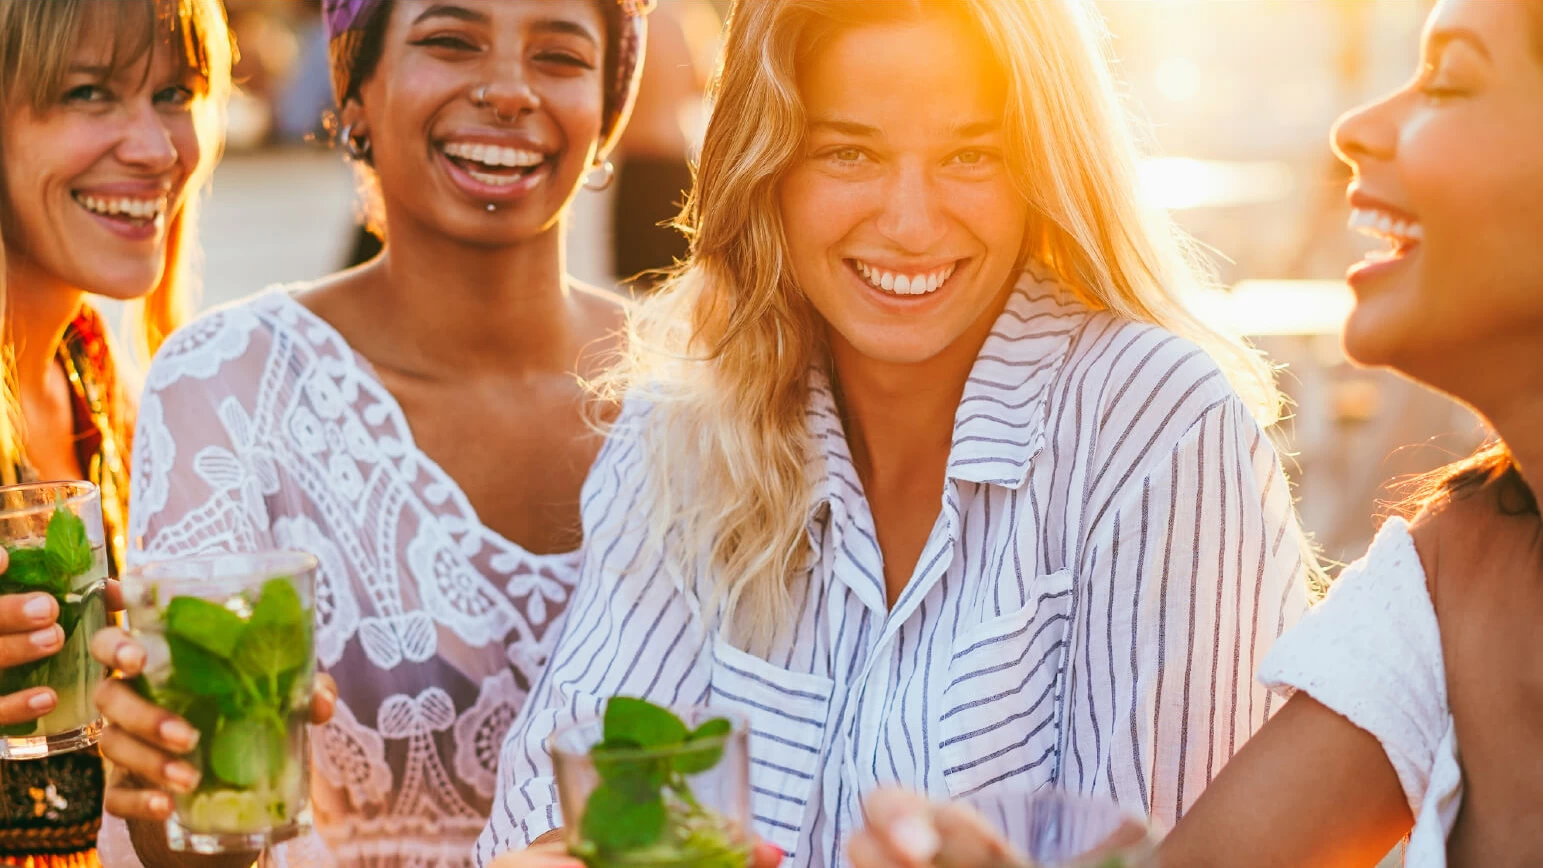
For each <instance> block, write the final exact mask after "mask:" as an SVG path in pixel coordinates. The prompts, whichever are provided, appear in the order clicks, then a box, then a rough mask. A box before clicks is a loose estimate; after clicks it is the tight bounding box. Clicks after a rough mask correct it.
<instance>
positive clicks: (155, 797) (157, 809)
mask: <svg viewBox="0 0 1543 868" xmlns="http://www.w3.org/2000/svg"><path fill="white" fill-rule="evenodd" d="M149 802H150V810H151V811H153V812H154V813H157V814H169V813H171V799H169V798H167V797H166V794H165V793H151V794H150V799H149Z"/></svg>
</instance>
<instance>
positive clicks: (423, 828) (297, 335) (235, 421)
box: [103, 289, 578, 866]
mask: <svg viewBox="0 0 1543 868" xmlns="http://www.w3.org/2000/svg"><path fill="white" fill-rule="evenodd" d="M141 406H142V409H141V412H140V416H139V427H138V431H137V434H136V441H135V442H136V444H137V445H138V446H140V448H138V449H136V450H135V452H134V466H133V479H134V484H133V496H132V502H131V507H130V520H129V521H130V528H131V531H130V539H131V541H132V542H133V545H132V546H131V548H134V549H136V550H135V551H134V552H132V553H131V554H130V561H131V562H144V561H146V560H155V559H159V558H167V557H176V556H178V555H187V554H191V553H195V552H209V551H225V550H252V549H260V548H273V547H278V548H294V549H300V550H303V551H308V552H312V553H313V554H315V555H316V556H317V557H318V558H319V559H320V561H321V569H320V572H319V573H318V575H317V587H316V604H315V610H316V652H317V656H318V658H319V665H320V668H321V669H322V670H323V671H327V672H330V673H332V675H333V677H334V678H335V679H336V680H337V683H338V691H339V697H338V699H339V701H338V707H337V714H336V715H335V716H334V718H333V719H332V721H331V722H330V723H328V724H326V725H325V726H321V727H315V728H313V729H312V744H313V751H312V753H313V758H314V767H313V774H312V798H313V804H314V810H315V815H316V822H317V827H318V830H319V831H320V832H321V833H322V835H323V837H324V838H325V840H326V842H327V844H328V846H329V847H330V850H331V853H332V856H333V857H335V858H336V861H337V863H338V864H341V865H345V866H346V865H359V866H363V865H370V866H398V865H401V866H406V865H413V866H440V865H443V866H454V865H462V864H465V863H466V862H467V861H469V856H470V850H471V845H472V842H473V840H474V839H475V837H476V835H477V832H478V831H479V830H480V829H481V828H482V825H483V823H484V821H485V820H486V818H487V815H488V811H489V808H490V805H491V799H492V796H493V791H494V786H495V780H496V778H495V771H496V762H497V757H498V750H499V746H500V744H501V742H502V739H503V735H504V732H505V730H506V729H507V728H508V726H509V723H510V722H511V721H512V720H513V719H514V716H515V714H516V712H518V710H519V708H520V705H521V703H522V702H523V701H524V699H525V695H526V691H527V690H528V689H529V688H530V685H532V684H534V683H535V681H536V678H537V677H538V676H539V674H540V671H541V669H542V667H543V666H544V664H545V661H546V656H547V653H548V651H549V646H550V644H551V642H552V641H553V639H554V638H555V635H556V630H554V629H553V626H554V624H555V623H556V621H557V620H558V618H559V616H560V614H561V613H562V611H563V610H564V608H565V607H566V605H567V603H568V598H569V595H570V592H571V590H572V587H573V585H574V583H575V581H576V578H577V570H578V553H577V552H574V553H565V554H560V555H551V556H539V555H533V554H530V553H528V552H526V551H524V550H523V549H521V548H520V547H519V546H518V545H515V544H514V543H512V542H510V541H509V540H506V539H504V538H503V537H501V536H500V535H498V534H497V533H495V532H493V531H491V530H489V529H488V528H486V527H484V526H483V525H482V523H481V522H480V521H479V520H478V518H477V516H476V514H475V513H474V512H473V510H472V507H471V505H470V503H469V502H468V501H467V499H466V497H465V495H464V493H463V492H462V491H461V489H460V487H459V486H457V484H456V482H455V480H453V479H451V478H450V477H449V476H447V475H446V474H445V473H444V471H443V470H441V469H440V468H439V467H438V466H437V465H436V464H435V463H434V462H433V461H432V460H430V459H429V457H428V456H426V455H425V454H424V453H423V452H422V451H420V450H419V448H418V447H417V446H416V445H415V444H414V442H413V438H412V433H411V432H410V431H409V430H408V427H407V420H406V418H405V417H404V416H403V413H402V410H401V408H400V406H399V405H398V404H397V403H396V401H395V400H394V399H393V398H392V396H391V395H390V393H389V392H387V391H386V389H385V388H384V387H383V386H382V385H381V383H380V381H379V379H377V378H376V376H375V375H374V374H373V373H372V371H371V369H370V367H369V363H368V362H367V361H365V360H364V359H363V358H362V357H360V356H358V355H357V354H356V353H355V352H354V351H353V350H352V349H351V348H350V347H349V346H348V344H347V343H346V342H345V341H344V340H343V337H342V336H341V335H340V334H339V333H338V332H337V331H336V330H334V329H333V328H331V327H330V326H329V325H328V324H327V323H326V322H324V321H323V320H321V319H320V318H318V317H316V316H315V315H314V314H312V313H310V312H309V311H308V310H307V309H306V308H305V307H304V306H302V305H301V304H300V303H298V302H297V301H295V300H294V299H293V298H292V297H291V295H290V293H289V291H287V290H284V289H279V290H273V291H268V292H265V293H263V294H261V295H259V296H257V297H255V298H254V299H252V300H249V301H247V302H244V303H242V304H239V305H235V306H232V307H228V308H225V309H222V310H219V311H216V312H214V313H211V314H209V315H208V316H205V317H203V318H201V319H199V320H198V321H197V322H195V323H193V324H192V325H190V326H188V327H187V328H185V329H183V330H181V331H178V332H177V333H176V334H175V335H173V336H172V338H171V340H169V341H168V342H167V343H166V345H165V346H164V347H163V348H162V349H161V351H160V353H159V354H157V356H156V359H155V361H154V363H153V364H152V365H151V368H150V371H149V373H148V375H147V389H146V391H145V395H144V398H143V403H142V405H141ZM111 837H112V833H111V832H110V833H109V835H108V836H104V839H103V840H104V842H106V841H108V840H109V838H111ZM121 843H122V842H121V838H118V839H116V840H115V845H116V844H121ZM314 843H315V842H312V844H313V845H314ZM114 849H115V850H121V849H122V848H121V846H115V847H114ZM310 849H311V850H313V851H315V850H316V849H317V848H315V847H314V846H312V847H311V848H310ZM290 855H291V856H292V857H293V858H291V859H290V860H289V861H290V862H291V864H293V863H300V862H305V863H310V862H313V861H317V860H315V859H313V858H300V855H299V851H298V849H297V850H295V851H294V852H292V853H291V854H290ZM322 861H325V860H322Z"/></svg>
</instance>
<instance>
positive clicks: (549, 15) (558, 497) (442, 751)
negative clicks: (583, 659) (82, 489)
mask: <svg viewBox="0 0 1543 868" xmlns="http://www.w3.org/2000/svg"><path fill="white" fill-rule="evenodd" d="M324 13H325V15H326V21H327V24H328V28H329V32H330V33H331V55H332V71H333V86H334V93H335V95H336V98H337V103H338V105H339V106H340V109H339V116H338V118H337V120H338V123H339V126H340V128H339V130H338V135H337V140H338V145H339V147H340V148H341V149H342V150H343V151H344V153H345V154H346V155H347V156H348V157H349V158H350V159H351V160H352V161H353V164H354V166H355V167H356V169H357V170H358V174H359V176H360V178H361V180H362V181H363V183H364V184H365V186H366V188H367V195H368V196H369V198H370V200H371V201H372V202H373V209H372V212H371V213H372V216H373V220H374V225H375V226H376V228H377V229H378V231H380V232H381V233H382V235H383V237H384V240H385V248H384V251H383V252H382V254H381V255H380V256H379V257H377V258H375V259H373V260H371V261H370V262H368V263H366V264H364V265H362V266H360V267H358V268H355V269H351V270H348V271H345V272H342V273H339V274H335V275H332V276H330V277H327V278H324V279H322V280H320V281H318V282H316V283H314V284H310V285H306V286H288V287H277V288H274V289H272V290H270V291H267V292H264V293H261V294H259V295H258V296H256V297H254V298H252V299H250V300H247V301H244V302H242V303H240V304H237V305H234V306H230V307H227V308H224V309H222V310H218V311H215V312H213V313H211V314H210V315H208V316H206V317H204V318H202V319H200V320H199V321H197V322H196V323H194V324H193V325H191V326H189V327H187V328H185V329H184V330H182V331H181V332H179V333H178V335H177V336H175V337H174V338H173V339H172V340H171V341H169V342H168V343H167V344H166V346H165V347H163V348H162V350H161V352H160V353H159V354H158V355H157V357H156V359H155V361H154V363H153V364H152V365H151V368H150V371H149V374H148V375H147V378H148V382H147V388H146V392H145V396H144V399H143V409H142V411H141V414H140V422H139V427H138V429H137V434H136V437H137V441H136V442H138V443H140V444H143V448H141V449H140V450H138V451H136V453H135V467H134V471H135V477H136V484H135V486H134V495H133V509H132V510H131V519H132V522H133V526H132V528H131V536H132V537H133V538H134V539H135V540H136V541H137V542H138V543H140V544H141V545H142V546H143V550H142V551H140V552H131V554H130V559H131V561H134V560H147V559H157V558H161V557H166V556H177V555H184V554H189V553H192V552H204V551H215V550H240V551H250V550H254V549H263V548H295V549H301V550H304V551H308V552H312V553H314V554H315V555H316V556H317V558H318V559H319V561H320V569H319V570H318V573H317V591H316V594H317V601H318V602H317V624H316V647H317V654H318V658H319V660H318V665H319V668H320V669H321V670H322V671H325V672H330V673H332V674H334V675H335V676H336V677H337V682H338V684H339V694H338V698H337V713H336V716H335V717H334V718H333V719H332V720H331V722H330V723H328V724H327V725H326V726H323V727H317V728H316V729H315V730H314V733H313V737H312V758H313V771H312V774H311V784H312V807H313V811H314V814H315V819H316V826H317V832H318V833H319V835H318V836H311V837H309V838H305V839H301V840H298V841H294V842H290V843H289V844H286V845H283V846H282V847H280V848H277V852H276V853H274V854H273V855H274V856H275V858H277V859H279V860H280V861H281V863H283V864H290V865H295V864H305V865H309V864H337V865H344V866H386V868H389V866H413V865H424V864H430V865H436V866H456V865H462V864H465V863H467V862H468V861H469V859H470V851H471V844H472V841H473V839H474V838H475V836H476V834H477V832H478V830H480V829H481V828H482V826H483V824H484V823H485V822H486V821H487V818H488V814H489V811H490V810H491V806H492V796H493V789H494V784H495V780H496V777H495V765H496V760H497V750H498V745H499V744H500V742H501V739H502V736H503V733H504V730H505V729H506V728H507V726H508V724H509V721H510V720H511V719H512V718H513V717H514V716H515V714H516V713H517V712H518V711H519V709H520V707H521V705H522V704H523V701H524V698H525V695H526V692H527V691H528V690H529V689H530V687H531V685H533V684H534V683H535V681H536V679H537V678H538V677H539V675H540V672H541V669H542V667H543V665H544V663H545V660H546V656H547V653H548V651H549V649H550V647H551V644H552V642H553V641H554V639H555V636H556V634H557V632H558V627H559V625H560V623H561V618H562V614H563V612H564V610H565V609H566V607H567V605H568V601H569V596H570V593H571V589H572V587H573V585H574V583H575V581H576V578H577V569H578V562H579V548H580V545H581V543H582V541H583V540H582V530H581V527H580V523H579V507H578V502H579V488H580V484H581V483H582V481H583V479H584V477H585V474H586V473H587V471H588V469H589V465H590V463H591V461H592V460H593V458H594V455H595V452H596V450H597V449H598V448H599V443H600V440H599V436H598V435H597V434H596V433H595V432H594V430H593V428H592V426H591V416H590V413H591V412H592V411H595V410H597V409H598V410H599V411H600V412H602V414H603V412H604V408H603V407H600V408H596V407H595V404H594V403H593V402H592V401H591V399H590V397H589V396H588V394H587V393H586V392H585V390H584V389H583V387H582V385H581V381H582V380H587V379H593V378H595V377H597V376H599V375H600V373H601V372H602V370H603V368H604V364H605V361H606V359H607V357H608V355H609V354H611V353H613V352H614V351H615V350H616V348H617V345H616V336H617V334H618V332H619V330H620V328H621V326H622V322H623V308H622V306H621V302H620V301H619V300H618V299H617V298H616V297H615V295H614V294H613V293H611V292H609V291H603V290H599V289H595V288H592V287H587V286H580V285H577V284H575V283H574V281H572V280H571V279H570V278H568V277H567V276H566V274H565V270H564V240H563V239H564V227H565V223H566V219H567V217H566V215H567V211H568V208H569V205H570V204H571V202H572V200H573V197H574V195H575V194H576V193H577V191H578V189H579V187H580V185H581V184H584V183H586V181H587V180H590V181H592V180H594V179H597V178H598V177H600V176H601V175H602V172H601V171H600V168H599V167H600V166H601V165H602V163H603V161H604V159H605V156H606V154H607V152H608V151H609V149H610V147H611V146H612V144H613V143H614V141H615V139H616V137H617V135H619V133H620V130H621V128H622V126H623V125H624V121H625V118H626V114H627V110H628V106H629V104H630V101H631V94H632V92H633V88H634V85H635V78H636V75H635V72H636V69H637V65H638V59H639V57H640V53H641V51H642V43H643V33H644V21H645V19H644V14H643V13H644V9H643V4H641V3H637V2H633V0H328V2H327V3H326V4H325V6H324ZM120 641H121V643H122V644H120V645H119V647H120V648H122V647H125V646H132V643H131V642H130V640H128V639H126V638H121V639H120ZM122 703H123V704H122V706H121V707H120V708H119V709H118V710H117V711H115V712H114V716H115V718H128V717H131V716H134V715H143V714H144V709H143V704H142V703H140V702H139V701H138V700H137V699H136V698H134V697H132V696H124V697H122ZM136 706H138V708H139V710H138V711H136V710H135V707H136ZM140 747H141V751H140V757H141V762H143V763H144V764H145V765H146V767H147V768H150V769H154V768H156V767H157V764H158V763H164V762H166V761H167V760H169V759H170V757H169V756H168V752H167V751H166V750H165V749H164V746H163V745H160V744H157V743H155V742H154V741H153V739H150V738H145V739H144V740H143V742H142V744H141V745H140ZM147 777H150V782H151V783H152V784H153V785H154V786H155V787H156V788H157V789H158V788H164V787H166V786H167V785H168V784H169V783H170V781H168V780H167V779H166V778H165V777H164V776H153V777H152V776H147ZM157 789H141V790H134V791H132V793H131V792H130V788H129V787H128V786H125V787H124V788H123V790H124V794H123V796H122V798H124V799H125V800H127V799H130V798H137V799H140V801H139V804H140V805H142V806H144V807H145V810H144V811H142V812H141V813H140V814H139V817H140V818H141V819H144V820H147V821H149V820H159V819H161V818H162V817H163V816H164V811H162V812H157V811H153V810H150V809H149V807H150V799H152V798H153V797H154V795H156V794H157ZM140 855H141V857H142V858H144V861H145V863H146V864H149V865H154V866H157V868H160V866H162V865H166V864H171V863H170V862H169V861H168V860H167V859H165V858H162V857H161V855H160V854H155V858H153V859H152V858H149V857H148V856H147V854H146V853H145V852H144V851H143V850H141V852H140ZM195 861H196V860H195Z"/></svg>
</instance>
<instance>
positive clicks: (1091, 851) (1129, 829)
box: [945, 789, 1158, 868]
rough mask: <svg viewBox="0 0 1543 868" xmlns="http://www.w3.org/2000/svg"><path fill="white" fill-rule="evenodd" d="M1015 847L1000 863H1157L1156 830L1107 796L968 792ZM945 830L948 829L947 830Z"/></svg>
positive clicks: (1070, 866)
mask: <svg viewBox="0 0 1543 868" xmlns="http://www.w3.org/2000/svg"><path fill="white" fill-rule="evenodd" d="M963 801H964V803H965V804H967V805H969V806H970V807H972V808H974V809H975V810H976V811H977V812H979V814H980V815H981V817H983V818H984V819H985V821H986V824H987V825H988V826H990V827H991V828H992V829H994V830H995V831H996V832H997V834H999V835H1000V836H1001V838H1002V840H1003V841H1004V842H1005V843H1006V845H1007V846H1008V847H1009V848H1010V850H1011V851H1012V852H1011V853H1010V854H1009V855H1007V856H1006V857H1005V858H1003V859H1001V860H1000V863H999V864H1002V865H1008V866H1035V868H1156V866H1157V855H1156V854H1157V842H1158V838H1157V833H1156V831H1155V830H1154V829H1153V828H1152V826H1151V824H1150V823H1148V822H1147V821H1146V820H1145V819H1143V818H1142V817H1141V816H1140V815H1139V814H1134V813H1131V812H1129V811H1127V810H1125V809H1124V808H1121V807H1120V806H1118V805H1116V804H1115V803H1114V802H1112V801H1109V800H1107V799H1102V798H1098V797H1094V796H1083V795H1078V794H1076V793H1068V792H1064V791H1060V790H1052V789H1042V790H1035V791H1008V792H1003V793H987V794H976V795H973V796H968V797H966V798H965V799H963ZM945 834H946V833H945Z"/></svg>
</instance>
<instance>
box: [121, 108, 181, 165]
mask: <svg viewBox="0 0 1543 868" xmlns="http://www.w3.org/2000/svg"><path fill="white" fill-rule="evenodd" d="M115 153H116V154H117V157H118V159H120V160H122V161H123V162H124V163H127V164H128V165H130V166H134V167H136V168H140V169H143V170H145V171H147V172H164V171H166V170H168V169H170V168H172V167H173V166H175V165H177V146H176V144H175V142H173V140H172V134H171V130H170V129H169V128H168V127H167V125H166V119H165V118H164V117H162V115H161V113H160V112H158V111H156V109H155V106H154V105H146V106H144V107H142V108H140V109H138V110H137V111H135V113H134V115H133V117H132V118H131V119H130V120H129V122H128V125H127V126H126V127H125V128H124V130H123V138H122V139H121V140H120V141H119V142H118V147H117V149H116V150H115Z"/></svg>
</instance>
